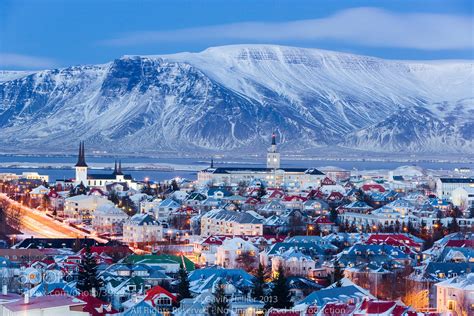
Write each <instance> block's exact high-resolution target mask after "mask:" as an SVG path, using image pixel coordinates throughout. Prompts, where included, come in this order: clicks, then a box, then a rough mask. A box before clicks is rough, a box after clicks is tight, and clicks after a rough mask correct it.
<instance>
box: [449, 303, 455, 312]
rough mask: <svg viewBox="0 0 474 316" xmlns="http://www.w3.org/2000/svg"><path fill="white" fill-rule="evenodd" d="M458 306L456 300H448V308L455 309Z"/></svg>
mask: <svg viewBox="0 0 474 316" xmlns="http://www.w3.org/2000/svg"><path fill="white" fill-rule="evenodd" d="M455 308H456V302H455V301H453V300H449V301H448V310H450V311H453V310H454V309H455Z"/></svg>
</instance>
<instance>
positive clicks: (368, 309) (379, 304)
mask: <svg viewBox="0 0 474 316" xmlns="http://www.w3.org/2000/svg"><path fill="white" fill-rule="evenodd" d="M396 304H397V303H396V302H394V301H368V300H365V301H363V302H362V304H361V305H360V307H359V308H358V310H357V312H356V313H355V314H359V313H363V315H368V314H375V315H378V314H381V313H386V312H388V311H389V310H390V309H392V308H393V307H394V306H395V305H396Z"/></svg>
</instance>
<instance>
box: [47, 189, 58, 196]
mask: <svg viewBox="0 0 474 316" xmlns="http://www.w3.org/2000/svg"><path fill="white" fill-rule="evenodd" d="M48 196H49V197H50V198H53V199H54V198H57V197H58V196H59V194H58V192H56V190H55V189H54V188H52V189H51V190H49V193H48Z"/></svg>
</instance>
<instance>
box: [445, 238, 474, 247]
mask: <svg viewBox="0 0 474 316" xmlns="http://www.w3.org/2000/svg"><path fill="white" fill-rule="evenodd" d="M446 246H447V247H467V248H474V240H471V239H463V240H448V242H447V243H446Z"/></svg>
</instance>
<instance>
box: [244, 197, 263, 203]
mask: <svg viewBox="0 0 474 316" xmlns="http://www.w3.org/2000/svg"><path fill="white" fill-rule="evenodd" d="M258 203H260V201H259V200H257V199H256V198H254V197H249V198H248V199H247V200H246V201H245V204H251V205H255V204H258Z"/></svg>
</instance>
